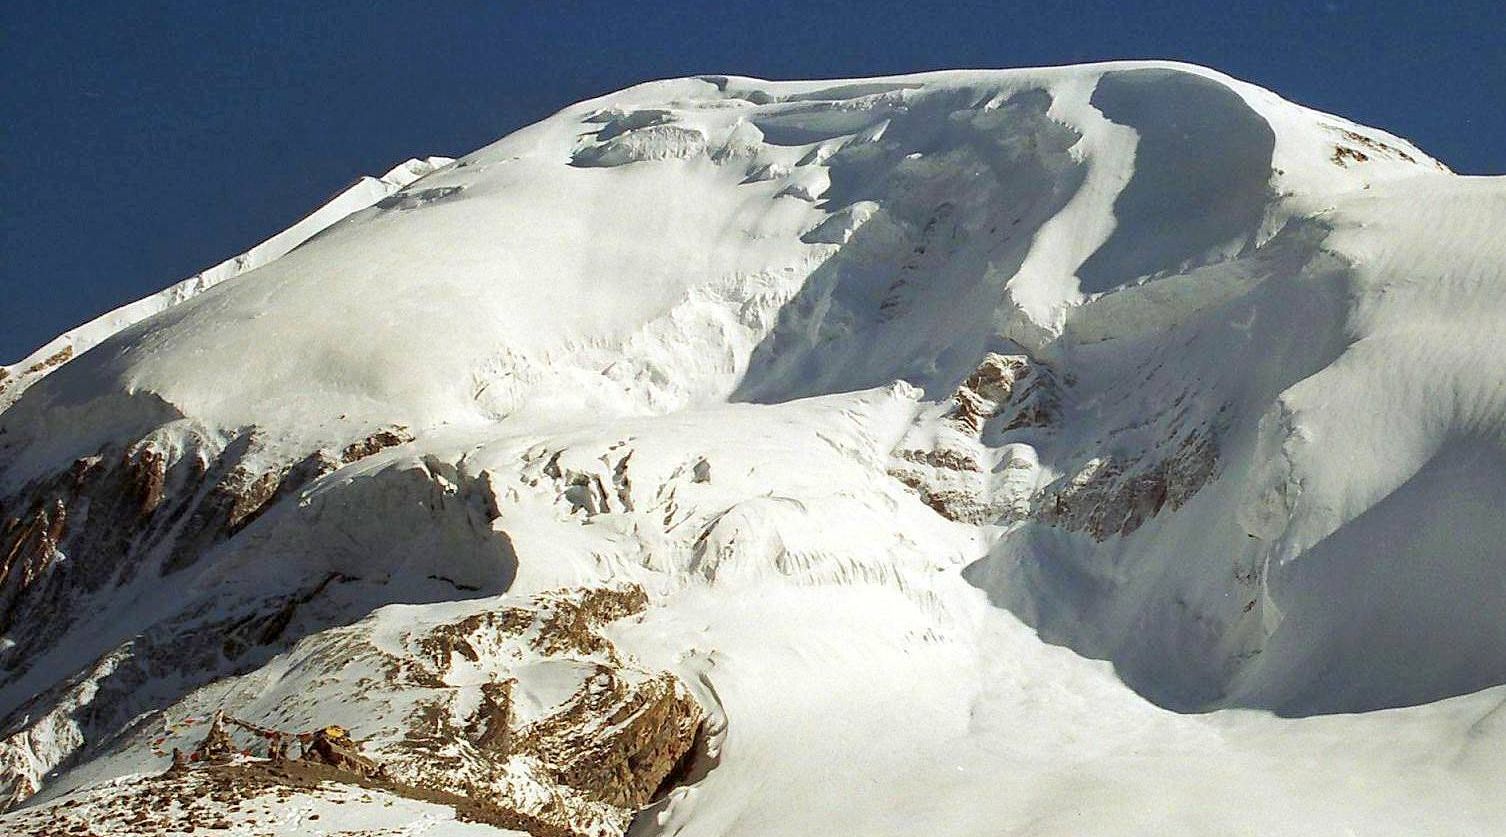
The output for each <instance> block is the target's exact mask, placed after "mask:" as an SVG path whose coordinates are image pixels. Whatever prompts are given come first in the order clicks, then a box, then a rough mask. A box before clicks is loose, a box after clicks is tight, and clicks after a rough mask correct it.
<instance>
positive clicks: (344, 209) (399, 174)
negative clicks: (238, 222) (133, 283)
mask: <svg viewBox="0 0 1506 837" xmlns="http://www.w3.org/2000/svg"><path fill="white" fill-rule="evenodd" d="M453 162H455V161H454V160H452V159H450V158H448V157H426V158H424V159H418V158H414V159H411V160H408V161H406V162H403V163H399V164H398V165H396V166H394V167H393V168H392V170H391V171H389V172H387V173H386V174H384V175H382V176H381V177H362V178H360V179H358V180H357V181H356V182H355V183H352V184H351V185H350V186H347V187H346V188H345V189H343V190H341V191H340V193H339V194H337V195H335V196H334V197H333V198H331V199H330V200H329V201H327V202H326V203H324V204H323V205H321V206H320V207H319V208H318V209H315V210H314V211H313V212H311V213H309V214H308V215H307V216H305V217H304V218H303V219H302V220H300V221H298V223H296V224H294V225H293V226H291V227H288V228H287V229H285V230H283V231H282V232H280V233H277V234H276V235H274V236H272V237H271V238H269V239H267V240H266V241H263V242H262V243H260V244H258V245H256V246H255V247H252V248H251V249H249V250H247V251H246V252H244V253H241V254H240V255H238V256H234V257H232V258H229V259H226V260H225V261H223V262H220V263H219V264H217V265H215V266H213V267H210V268H207V269H205V270H202V271H200V272H199V273H195V274H194V275H192V276H190V277H188V278H187V279H184V280H182V281H180V282H176V283H174V284H172V285H169V286H168V287H166V288H163V289H162V290H160V291H158V292H157V293H154V294H152V295H151V296H147V297H143V298H141V299H138V300H136V301H135V302H129V303H126V304H125V305H122V306H120V307H119V308H116V309H114V310H111V311H107V312H105V313H103V314H101V315H99V316H98V317H95V318H94V319H92V320H90V321H89V322H87V323H84V324H83V325H80V326H77V327H75V328H71V329H69V330H67V331H65V332H63V333H62V334H60V335H58V336H57V337H55V338H53V339H52V340H50V341H48V342H47V343H46V344H45V345H43V346H42V347H41V348H38V349H37V350H36V351H34V352H32V353H31V354H29V355H27V356H26V357H24V358H22V359H21V360H19V361H17V362H15V363H13V364H11V365H9V366H0V409H3V408H4V407H5V406H9V405H10V404H11V403H13V402H14V401H15V399H16V398H18V397H19V396H20V394H21V391H22V390H23V389H25V388H26V387H27V386H30V385H31V384H33V383H35V382H36V381H37V380H38V379H40V378H41V377H42V376H43V375H46V374H47V373H49V372H51V371H52V370H53V369H55V368H57V367H58V366H60V365H62V364H63V363H66V362H68V360H70V359H72V358H73V357H76V356H78V355H80V354H83V353H84V352H86V351H88V350H89V349H91V348H93V347H94V346H95V345H97V344H98V343H99V342H100V341H102V340H104V339H105V338H107V337H109V336H110V335H112V334H115V333H116V332H118V331H120V330H121V329H123V328H126V327H127V326H131V325H134V324H136V323H138V322H140V321H141V320H144V319H146V318H147V317H150V316H152V315H153V314H156V313H159V312H161V311H164V310H166V309H168V308H171V307H172V306H174V305H177V304H178V303H180V302H183V301H184V300H187V299H189V298H191V297H193V296H195V295H197V294H199V293H202V292H204V291H206V290H208V289H209V288H212V287H214V286H215V285H218V284H219V283H221V282H223V281H225V280H226V279H233V278H235V277H236V276H239V275H241V274H243V273H246V272H247V271H251V270H255V269H256V268H258V267H261V266H262V265H265V264H269V263H271V262H272V261H274V260H276V259H279V258H282V257H283V256H285V255H287V253H288V252H289V251H290V250H292V249H293V248H294V247H297V246H298V245H300V244H302V243H304V242H305V241H308V240H309V239H310V238H313V237H314V236H316V235H318V234H319V233H320V232H323V231H324V230H325V229H326V228H328V227H329V226H330V225H331V224H334V223H335V222H337V221H339V220H341V219H343V218H345V217H347V216H349V215H351V214H352V213H355V212H360V211H361V210H363V209H366V208H367V207H369V206H371V205H373V204H375V203H377V202H379V201H380V200H382V199H383V198H385V197H387V196H388V195H391V194H392V193H393V192H396V191H397V190H399V189H402V188H403V187H405V186H408V185H409V184H411V183H413V182H414V181H416V180H418V179H419V178H421V177H423V176H425V175H427V174H430V173H432V172H434V171H436V170H438V169H441V168H443V167H445V166H447V165H449V164H451V163H453Z"/></svg>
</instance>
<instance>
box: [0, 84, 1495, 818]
mask: <svg viewBox="0 0 1506 837" xmlns="http://www.w3.org/2000/svg"><path fill="white" fill-rule="evenodd" d="M425 172H426V173H424V174H423V176H422V180H421V181H415V182H411V183H410V182H405V183H403V184H402V188H396V189H390V190H385V191H383V193H382V194H380V195H373V196H372V199H371V200H370V201H369V202H366V203H364V204H362V206H361V207H360V208H359V211H354V212H351V213H349V214H347V215H345V217H344V218H343V220H339V221H338V222H336V223H332V224H329V225H327V227H323V226H322V227H321V229H322V232H319V234H318V235H316V236H312V237H309V236H302V234H301V233H300V235H301V237H300V238H299V241H302V243H301V245H300V246H298V247H297V248H296V249H291V250H290V251H289V250H282V251H280V252H278V253H277V255H278V256H280V257H279V258H276V259H275V260H271V259H269V260H266V261H265V262H264V263H263V262H258V266H256V268H255V269H254V270H248V271H244V272H241V273H238V274H237V275H235V276H234V278H231V279H227V280H226V281H222V282H217V283H215V284H214V286H213V287H205V288H200V289H197V290H196V292H195V293H193V294H191V295H185V296H184V298H182V299H177V298H174V299H173V304H171V305H158V303H156V302H151V303H150V304H149V305H147V307H146V308H143V309H141V310H142V311H143V312H144V313H143V316H144V314H145V313H149V312H147V308H150V309H151V311H152V312H156V313H153V314H152V316H149V317H145V316H144V318H142V319H140V320H139V321H135V319H134V318H133V319H132V322H131V323H126V322H125V321H121V322H120V323H118V324H117V325H113V326H111V327H110V328H109V329H105V330H94V331H90V333H91V334H95V336H94V337H91V338H90V340H88V341H80V340H74V341H73V342H70V343H68V344H67V348H71V349H72V351H71V352H70V353H66V354H59V353H58V352H59V350H58V348H57V347H52V348H51V349H50V350H49V351H48V352H44V353H42V354H40V355H38V356H35V357H33V358H28V359H27V361H26V363H27V364H29V365H30V366H34V365H36V364H42V365H41V366H39V367H37V368H36V369H31V368H30V366H27V367H26V368H25V369H21V371H20V372H19V375H20V377H19V378H17V377H15V375H16V374H17V373H16V372H15V371H14V370H16V369H19V368H20V367H12V368H9V369H11V370H12V372H10V373H8V375H10V377H9V378H0V387H4V386H5V382H6V380H10V382H11V387H10V388H9V389H8V394H0V398H5V399H10V401H13V402H14V403H10V401H6V402H0V403H5V404H8V406H6V407H5V409H4V412H0V626H5V627H4V630H5V632H6V633H5V639H4V647H3V648H0V666H3V668H0V719H3V720H0V770H3V771H5V772H6V774H7V775H5V776H3V777H0V778H4V779H5V780H6V783H5V784H4V785H0V787H3V788H4V790H5V793H6V798H7V799H8V800H9V801H10V802H11V803H12V804H14V803H20V802H23V800H27V799H30V802H29V803H27V804H30V805H31V806H33V807H31V808H23V809H22V810H21V811H18V812H14V813H12V814H9V815H4V816H5V817H6V818H5V819H0V824H3V825H4V826H5V827H14V828H23V827H24V828H34V829H37V828H40V829H45V828H48V827H53V826H54V825H56V824H59V823H68V822H72V821H71V820H69V819H68V817H69V816H70V815H69V813H68V812H69V811H70V810H71V809H70V806H74V805H77V806H79V807H78V810H86V811H91V812H96V817H97V818H98V819H99V820H100V821H102V822H104V821H107V822H109V823H111V827H114V828H117V829H118V830H119V831H120V833H124V834H130V833H142V834H145V833H151V831H150V829H149V828H148V826H147V825H142V824H141V823H145V822H146V820H145V819H140V820H132V819H131V816H133V815H132V814H130V813H128V812H126V811H124V809H122V808H121V807H120V805H114V806H113V807H112V805H111V803H110V802H109V797H108V793H111V792H114V791H113V790H111V789H118V791H119V794H120V796H121V799H123V800H131V799H146V798H159V797H161V796H162V795H164V794H166V795H172V794H180V795H181V794H192V793H197V792H199V791H197V790H195V789H202V788H218V789H219V790H215V791H213V792H214V793H219V794H221V795H223V794H226V793H231V792H232V791H233V792H234V793H236V794H240V795H241V796H240V797H237V798H243V804H244V805H245V806H247V807H246V810H256V811H261V810H262V809H261V808H258V807H256V806H258V805H262V804H263V802H262V801H258V800H265V799H267V798H270V797H269V796H268V794H274V793H280V794H283V795H286V796H287V797H288V798H289V799H294V800H296V806H295V807H296V809H297V810H298V811H305V812H307V811H317V812H319V813H320V815H321V817H330V818H331V819H336V817H334V816H333V814H332V813H331V812H332V811H333V809H334V808H337V807H343V806H337V805H335V803H334V801H332V800H333V799H334V798H335V797H336V796H338V794H339V791H338V790H332V789H331V788H332V787H334V786H332V785H330V784H328V783H326V784H325V785H323V786H318V783H317V782H310V781H308V777H306V776H305V777H304V779H302V780H299V781H303V782H304V783H305V784H304V785H297V784H296V782H294V784H289V783H290V782H293V781H294V780H293V779H292V778H290V777H291V776H292V774H288V773H278V772H276V770H273V769H272V768H271V767H268V765H267V763H266V762H264V761H261V760H260V758H261V757H260V755H259V754H256V753H253V755H252V756H251V757H249V758H243V759H242V760H241V761H237V762H235V764H233V765H229V766H226V765H210V766H192V767H189V768H186V772H185V769H180V770H177V771H174V772H170V773H168V774H165V775H163V776H153V775H149V774H156V773H158V772H160V771H162V770H163V769H165V768H167V767H168V764H169V756H168V753H167V752H166V751H165V749H164V748H165V746H166V745H165V744H161V743H158V744H153V743H152V742H154V741H157V740H158V739H161V741H163V742H165V741H167V740H168V738H171V737H172V736H173V735H177V734H178V732H177V731H176V730H177V729H178V728H177V727H174V726H173V723H174V722H175V720H176V719H179V718H182V717H188V716H194V717H197V716H200V715H212V714H213V713H214V712H215V711H216V710H219V711H225V712H229V713H230V714H231V715H233V716H235V717H237V718H248V717H249V718H250V721H249V722H251V723H254V724H261V725H273V726H276V725H291V726H295V727H298V728H300V729H302V728H313V727H318V726H321V725H327V724H339V725H342V726H344V727H346V728H349V729H350V730H353V731H355V734H356V737H357V738H358V739H360V740H361V741H363V742H364V746H365V747H366V748H367V749H366V751H365V757H367V758H370V759H373V760H374V763H376V764H379V765H383V766H384V767H383V768H382V769H383V770H385V771H386V774H385V775H386V778H384V779H382V780H381V781H383V782H386V783H387V784H383V785H381V786H380V787H378V786H376V785H370V786H369V787H368V786H362V787H366V788H367V790H368V795H367V797H366V798H365V799H364V800H360V799H357V800H345V805H349V806H354V807H352V808H351V809H350V810H349V811H348V812H346V813H345V814H341V817H340V818H338V819H339V820H340V822H342V823H343V822H349V823H354V825H352V826H351V828H355V829H358V828H364V827H366V826H363V825H360V823H366V822H371V823H377V822H381V823H387V822H390V821H392V819H391V818H392V815H391V813H390V812H386V813H384V811H386V809H387V808H389V807H394V808H395V809H397V810H400V811H402V812H403V816H404V817H408V818H409V820H408V821H407V822H409V823H410V824H411V825H412V828H414V829H418V828H421V827H427V826H426V825H423V823H428V822H431V820H423V819H421V818H423V817H431V816H432V813H424V812H425V811H429V810H430V809H429V808H425V807H424V806H430V805H433V804H435V802H436V800H438V802H439V803H440V804H444V805H447V806H449V808H451V809H453V810H455V811H456V812H457V814H456V815H457V816H469V817H472V818H475V817H477V816H480V817H481V818H482V821H483V822H486V823H491V824H492V825H498V824H500V827H509V828H512V827H523V828H526V829H528V830H529V831H531V832H533V833H536V834H555V833H571V834H587V833H590V834H622V833H632V834H635V835H655V834H681V835H740V834H748V835H753V834H757V835H767V834H810V833H836V834H846V833H863V834H874V835H882V834H896V835H897V834H913V833H914V832H915V831H917V830H920V829H922V828H923V829H925V830H929V831H935V832H937V833H942V834H979V835H983V834H999V833H1014V832H1017V831H1020V832H1023V831H1029V832H1030V833H1041V834H1083V833H1104V834H1126V833H1140V834H1164V833H1243V832H1260V833H1291V834H1310V833H1330V832H1333V833H1342V832H1344V831H1346V830H1348V831H1354V832H1356V833H1488V832H1489V831H1490V830H1491V829H1492V828H1493V827H1494V826H1496V825H1497V824H1498V823H1499V822H1501V821H1502V820H1503V819H1506V807H1503V803H1502V801H1501V795H1500V794H1499V793H1497V792H1496V791H1497V788H1496V787H1495V785H1496V784H1498V779H1497V778H1496V777H1498V776H1499V775H1500V774H1501V771H1502V770H1503V769H1506V728H1503V727H1502V724H1501V722H1500V719H1501V718H1502V717H1503V715H1502V711H1501V708H1500V707H1501V706H1502V705H1503V701H1506V692H1503V688H1506V686H1503V685H1502V684H1506V668H1503V666H1502V662H1501V661H1502V660H1506V615H1503V611H1502V609H1501V607H1500V606H1499V602H1501V601H1503V600H1506V553H1503V552H1502V547H1501V544H1502V543H1506V530H1503V528H1502V524H1501V523H1500V522H1499V520H1498V519H1497V518H1498V517H1499V515H1497V514H1495V513H1494V512H1495V510H1496V509H1498V508H1499V507H1501V506H1502V504H1503V503H1506V482H1503V480H1502V478H1501V473H1502V464H1503V461H1506V460H1503V458H1506V389H1503V387H1502V383H1501V382H1502V381H1503V380H1506V375H1503V370H1506V350H1503V349H1502V345H1503V344H1502V343H1501V341H1500V340H1499V339H1498V337H1499V335H1500V334H1501V333H1503V332H1506V304H1503V302H1502V300H1506V293H1503V292H1506V244H1503V242H1502V241H1501V239H1500V236H1499V235H1498V234H1497V231H1498V229H1499V228H1500V226H1501V225H1502V224H1503V223H1506V185H1503V183H1502V181H1501V180H1500V179H1499V178H1463V177H1457V176H1454V175H1452V174H1450V173H1449V172H1448V171H1447V170H1446V169H1444V168H1443V167H1442V166H1441V165H1439V164H1438V163H1436V162H1435V161H1433V160H1431V159H1429V158H1428V157H1427V156H1426V155H1425V154H1424V153H1423V152H1421V151H1419V150H1418V149H1416V148H1415V147H1413V146H1411V145H1410V144H1409V143H1407V142H1405V141H1404V140H1400V139H1398V138H1396V137H1392V136H1390V135H1388V134H1385V133H1383V132H1380V131H1376V130H1374V129H1370V128H1365V127H1363V126H1358V125H1354V124H1352V123H1349V122H1346V121H1344V120H1341V119H1338V118H1336V117H1331V116H1327V115H1324V114H1320V113H1315V112H1313V111H1309V110H1307V109H1305V108H1301V107H1299V106H1297V105H1293V104H1291V103H1289V102H1285V101H1283V100H1281V99H1280V98H1278V97H1277V96H1275V95H1274V94H1271V93H1269V92H1267V91H1263V90H1260V89H1258V88H1254V87H1251V86H1249V85H1246V84H1243V83H1241V82H1238V81H1235V80H1232V79H1229V78H1227V77H1225V76H1222V75H1220V74H1217V73H1215V72H1212V71H1208V70H1203V69H1201V68H1195V67H1187V66H1184V65H1176V64H1165V63H1119V64H1109V65H1093V66H1086V67H1073V68H1055V69H1042V70H1009V71H967V72H960V71H959V72H943V73H929V74H924V75H917V76H909V77H902V78H892V79H872V80H860V81H819V82H767V81H760V80H756V79H747V78H737V77H728V76H706V77H701V78H692V79H679V80H672V81H663V82H654V83H650V84H645V85H641V86H638V87H634V88H631V89H629V90H625V91H621V92H618V93H614V94H611V95H608V96H605V97H602V98H600V99H596V100H593V101H589V102H583V103H580V104H578V105H574V106H571V107H569V108H566V109H565V110H563V111H561V112H560V113H559V114H556V115H555V116H553V117H551V118H549V119H547V120H545V121H543V122H541V123H539V124H537V125H534V126H532V127H530V128H527V129H524V130H522V131H519V132H518V133H516V134H513V135H512V136H509V137H506V138H504V139H502V140H500V141H499V142H497V143H496V144H494V145H492V146H489V147H487V148H484V149H481V150H480V151H477V152H475V153H473V154H471V155H468V156H466V157H464V158H462V159H460V160H458V161H456V162H454V164H453V165H446V166H443V167H438V168H435V167H433V166H431V167H429V168H428V169H425ZM411 173H412V174H414V175H417V174H419V172H418V171H417V170H414V171H413V172H411ZM307 232H309V233H310V234H312V230H307ZM305 239H306V240H305ZM153 299H155V298H153ZM88 328H89V329H93V326H92V325H91V326H90V327H88ZM86 330H87V329H86ZM96 332H97V333H96ZM106 332H109V334H108V336H107V334H106ZM80 333H82V332H80ZM95 343H97V345H94V344H95ZM50 345H51V344H50ZM59 346H62V344H59ZM43 355H46V356H43ZM628 605H631V606H628ZM551 614H552V615H551ZM550 637H553V639H550ZM1042 640H1045V641H1044V642H1043V641H1042ZM1099 661H1104V662H1099ZM1314 716H1322V717H1314ZM504 721H506V722H505V723H504ZM499 742H507V743H505V744H502V743H499ZM1440 754H1442V755H1440ZM278 769H281V768H278ZM227 771H228V772H227ZM269 771H270V772H269ZM320 775H321V776H323V775H324V774H320ZM247 777H255V779H254V781H252V780H251V779H248V778H247ZM279 777H281V778H279ZM368 778H369V777H368ZM358 779H359V777H351V776H345V777H344V778H340V777H339V776H336V780H338V781H344V782H357V784H359V781H357V780H358ZM360 781H365V779H360ZM226 783H229V784H226ZM295 785H296V788H295ZM306 785H308V786H306ZM272 788H276V790H273V789H272ZM384 794H385V795H384ZM340 798H341V799H342V800H344V799H345V798H344V797H340ZM122 804H124V803H122ZM217 804H218V803H217ZM191 807H192V806H184V805H180V806H178V807H175V808H172V811H173V812H174V813H171V814H164V815H163V816H170V817H178V816H180V813H181V811H187V810H189V808H191ZM200 807H203V806H200ZM212 807H213V806H211V808H212ZM378 807H380V809H381V810H378ZM211 808H204V811H205V812H206V813H205V815H206V816H208V815H210V814H212V815H213V816H215V817H219V816H222V815H223V816H224V817H226V820H225V821H226V823H227V825H226V828H228V829H230V830H231V832H232V833H241V832H236V831H235V829H241V831H242V832H244V833H248V834H249V833H260V832H257V831H255V829H256V828H257V826H256V824H255V823H254V822H253V819H248V818H247V817H246V816H241V815H240V814H236V813H235V811H233V810H229V809H226V810H224V811H221V810H220V809H219V808H213V810H211ZM368 809H370V810H368ZM640 809H642V810H641V811H640ZM193 810H199V809H198V808H194V809H193ZM247 816H250V815H247ZM255 816H257V817H260V816H265V815H264V814H256V815H255ZM300 816H302V815H300ZM238 817H239V818H238ZM488 817H489V818H490V819H488ZM174 822H177V820H174ZM289 822H291V820H290V821H289ZM300 822H302V823H303V825H307V824H308V823H307V822H306V821H300ZM131 823H136V824H135V825H132V824H131ZM342 827H344V826H342ZM378 827H386V826H372V828H373V829H375V828H378ZM446 827H450V826H448V825H447V826H446ZM454 827H456V828H460V827H461V826H454ZM132 828H134V829H136V830H135V831H132V830H131V829H132ZM277 828H282V829H284V831H286V832H287V833H294V832H292V831H287V829H292V828H295V826H294V825H288V824H286V823H284V824H282V825H277ZM483 829H487V830H494V829H490V827H489V826H485V825H479V824H478V825H475V828H474V829H473V830H475V831H476V833H487V831H486V830H483ZM266 830H268V831H275V829H273V828H268V829H266ZM278 833H282V832H278ZM372 833H375V831H373V832H372ZM414 833H416V831H415V832H414ZM457 833H458V832H457Z"/></svg>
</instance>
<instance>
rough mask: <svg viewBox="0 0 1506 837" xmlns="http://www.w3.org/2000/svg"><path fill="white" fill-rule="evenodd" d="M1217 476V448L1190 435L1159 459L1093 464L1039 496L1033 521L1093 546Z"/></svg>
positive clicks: (1207, 438) (1172, 506)
mask: <svg viewBox="0 0 1506 837" xmlns="http://www.w3.org/2000/svg"><path fill="white" fill-rule="evenodd" d="M1217 470H1218V446H1217V445H1216V444H1215V442H1214V441H1213V438H1212V436H1211V435H1210V434H1209V433H1206V432H1193V433H1190V434H1188V435H1186V436H1185V437H1183V438H1182V440H1181V441H1180V442H1179V443H1177V447H1176V449H1175V450H1174V451H1173V452H1172V453H1171V454H1170V455H1165V456H1160V457H1156V456H1155V455H1154V454H1152V455H1150V456H1147V457H1146V458H1144V459H1141V460H1139V461H1135V462H1125V461H1121V460H1117V459H1113V458H1109V459H1094V460H1091V461H1089V462H1088V464H1087V465H1085V466H1084V467H1083V468H1082V469H1080V470H1079V471H1078V472H1077V473H1075V474H1073V475H1071V476H1070V477H1065V478H1063V479H1061V480H1058V481H1057V482H1056V483H1053V484H1052V485H1051V486H1049V487H1048V488H1047V489H1046V490H1045V491H1044V492H1043V493H1042V495H1041V497H1040V498H1039V501H1038V505H1037V516H1038V517H1039V518H1040V519H1041V520H1042V521H1044V522H1046V523H1050V524H1052V525H1054V526H1059V527H1061V528H1063V529H1067V530H1070V531H1077V532H1083V533H1084V534H1086V535H1088V536H1089V537H1091V538H1093V539H1094V540H1099V541H1102V540H1107V539H1109V538H1111V537H1114V536H1116V535H1128V534H1130V533H1131V532H1133V531H1135V530H1136V529H1138V528H1140V526H1141V525H1143V524H1144V523H1145V521H1147V520H1149V519H1150V518H1151V517H1154V516H1155V515H1157V514H1159V513H1160V512H1161V511H1162V510H1163V509H1169V510H1176V509H1178V508H1180V507H1181V506H1182V504H1183V503H1185V502H1187V500H1188V499H1189V498H1191V497H1192V495H1193V494H1196V493H1197V491H1198V489H1200V488H1202V487H1203V486H1204V485H1205V484H1207V483H1208V482H1209V481H1210V480H1211V479H1212V478H1213V477H1214V476H1215V475H1216V474H1217Z"/></svg>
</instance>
